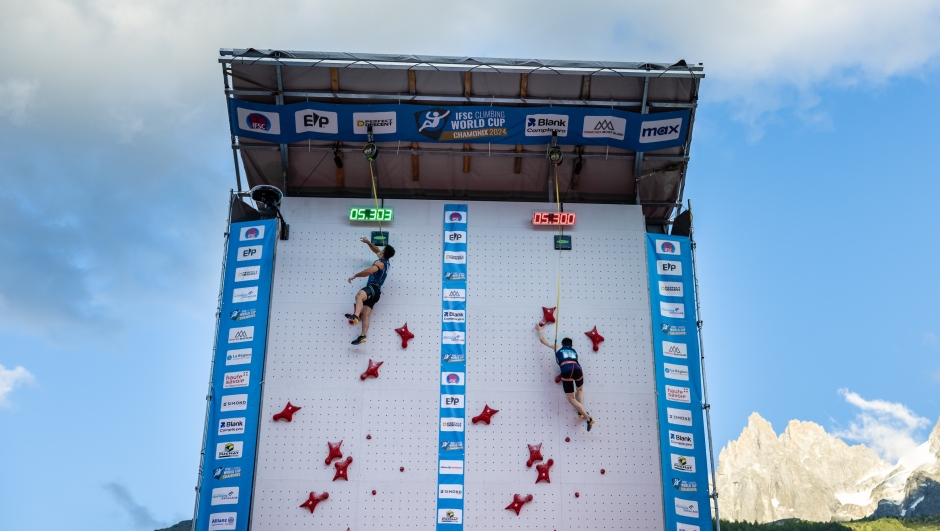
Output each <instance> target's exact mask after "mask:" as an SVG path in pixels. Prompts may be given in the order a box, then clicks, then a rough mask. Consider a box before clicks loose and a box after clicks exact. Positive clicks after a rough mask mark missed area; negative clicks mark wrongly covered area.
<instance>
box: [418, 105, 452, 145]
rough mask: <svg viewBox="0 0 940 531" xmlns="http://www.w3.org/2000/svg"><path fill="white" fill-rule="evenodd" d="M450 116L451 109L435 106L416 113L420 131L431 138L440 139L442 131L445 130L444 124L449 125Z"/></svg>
mask: <svg viewBox="0 0 940 531" xmlns="http://www.w3.org/2000/svg"><path fill="white" fill-rule="evenodd" d="M448 116H450V110H448V109H441V108H440V107H434V108H433V109H425V110H423V111H418V112H416V113H415V125H416V126H417V127H418V132H419V133H421V134H422V135H424V136H426V137H428V138H430V139H431V140H440V139H441V133H443V132H444V126H446V125H447V117H448Z"/></svg>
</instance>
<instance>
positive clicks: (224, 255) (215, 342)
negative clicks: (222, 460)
mask: <svg viewBox="0 0 940 531" xmlns="http://www.w3.org/2000/svg"><path fill="white" fill-rule="evenodd" d="M239 192H240V191H239ZM235 198H236V195H235V193H234V190H231V189H229V191H228V220H227V222H226V224H225V245H223V246H222V273H221V274H220V275H219V296H218V299H217V301H216V307H215V337H214V338H213V339H212V359H211V361H210V363H209V393H208V394H207V395H206V418H205V420H204V421H203V423H202V450H201V451H200V452H199V476H198V477H197V478H196V506H195V507H194V508H193V525H192V528H191V529H192V531H196V523H197V522H196V519H197V518H198V516H199V498H200V495H201V494H202V472H203V466H204V465H205V462H206V435H207V434H208V433H209V413H210V412H211V409H210V408H211V407H212V394H213V389H212V375H213V374H214V373H215V349H216V345H218V343H219V318H220V317H221V315H222V296H223V294H222V289H223V287H224V284H225V266H226V260H227V259H228V242H229V232H230V230H231V227H232V202H233V201H235Z"/></svg>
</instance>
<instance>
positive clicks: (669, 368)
mask: <svg viewBox="0 0 940 531" xmlns="http://www.w3.org/2000/svg"><path fill="white" fill-rule="evenodd" d="M646 242H647V259H648V260H649V271H650V277H649V278H650V312H651V314H652V321H653V350H654V353H655V360H656V390H657V394H658V396H659V399H658V408H659V441H660V455H661V456H662V471H663V506H664V508H665V513H666V515H665V516H666V530H667V531H705V530H709V529H711V525H712V524H711V506H710V504H709V494H708V469H707V468H708V466H707V461H706V454H705V425H704V420H703V418H702V417H703V415H702V404H703V401H702V375H701V366H700V357H699V345H698V335H697V326H696V319H697V317H696V315H695V293H694V280H693V278H692V254H691V246H690V241H689V239H688V238H685V237H682V236H667V235H663V234H647V235H646Z"/></svg>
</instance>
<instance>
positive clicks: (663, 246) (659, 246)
mask: <svg viewBox="0 0 940 531" xmlns="http://www.w3.org/2000/svg"><path fill="white" fill-rule="evenodd" d="M655 244H656V254H671V255H673V256H679V255H680V254H682V250H681V249H680V248H679V242H677V241H673V240H656V242H655Z"/></svg>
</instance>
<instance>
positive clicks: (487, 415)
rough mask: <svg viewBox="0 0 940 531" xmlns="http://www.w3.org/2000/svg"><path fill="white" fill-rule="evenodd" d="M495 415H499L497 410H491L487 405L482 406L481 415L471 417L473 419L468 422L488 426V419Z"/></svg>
mask: <svg viewBox="0 0 940 531" xmlns="http://www.w3.org/2000/svg"><path fill="white" fill-rule="evenodd" d="M497 413H499V410H498V409H493V408H491V407H490V406H489V405H484V406H483V413H480V414H479V415H477V416H475V417H473V418H472V419H470V420H471V421H473V423H474V424H476V423H477V422H485V423H487V424H489V423H490V417H492V416H493V415H495V414H497Z"/></svg>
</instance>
